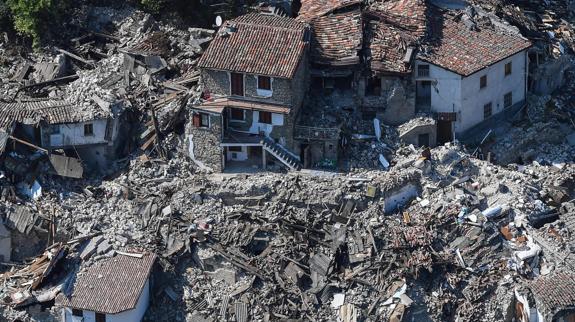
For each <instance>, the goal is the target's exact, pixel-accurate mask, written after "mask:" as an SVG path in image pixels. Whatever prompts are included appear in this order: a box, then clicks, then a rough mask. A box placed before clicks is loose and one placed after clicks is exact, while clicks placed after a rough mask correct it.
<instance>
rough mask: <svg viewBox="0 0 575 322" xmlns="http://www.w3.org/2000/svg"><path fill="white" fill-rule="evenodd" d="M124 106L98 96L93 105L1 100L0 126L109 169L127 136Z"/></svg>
mask: <svg viewBox="0 0 575 322" xmlns="http://www.w3.org/2000/svg"><path fill="white" fill-rule="evenodd" d="M123 121H124V107H123V104H122V103H121V102H118V103H115V104H110V103H107V102H104V101H102V100H100V99H98V98H94V101H93V102H91V104H87V105H86V106H79V104H76V103H73V102H70V101H67V100H62V99H47V100H22V101H16V102H9V103H5V102H0V128H2V129H5V131H6V132H8V133H9V134H11V135H12V134H14V135H15V136H18V137H20V138H21V139H23V140H25V141H27V142H30V143H33V144H35V145H38V146H40V147H42V148H44V149H46V150H48V151H52V150H56V149H61V150H64V151H65V152H69V153H70V154H71V155H72V156H79V157H80V158H81V159H82V161H83V162H84V163H85V164H86V165H88V167H89V168H92V169H95V170H98V169H104V168H106V167H107V166H108V165H109V164H110V162H112V161H114V160H115V159H116V158H117V155H119V154H120V152H119V151H120V150H121V148H122V146H123V142H124V141H123V138H124V137H125V136H124V135H123V134H124V133H122V130H123V129H124V130H125V127H122V125H124V124H123Z"/></svg>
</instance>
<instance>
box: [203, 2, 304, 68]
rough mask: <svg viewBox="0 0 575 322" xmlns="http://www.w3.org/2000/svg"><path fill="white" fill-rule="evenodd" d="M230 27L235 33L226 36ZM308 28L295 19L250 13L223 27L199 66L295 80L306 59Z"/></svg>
mask: <svg viewBox="0 0 575 322" xmlns="http://www.w3.org/2000/svg"><path fill="white" fill-rule="evenodd" d="M228 27H233V29H235V31H234V32H231V33H226V29H228ZM306 30H307V25H306V24H304V23H300V22H297V21H295V20H294V19H291V18H285V17H279V16H275V15H266V14H257V13H250V14H247V15H244V16H240V17H238V18H236V19H234V20H231V21H228V22H226V23H225V24H223V25H222V27H221V28H220V30H219V32H218V33H217V35H216V37H215V39H214V40H213V41H212V43H211V44H210V46H209V47H208V49H207V50H206V52H205V53H204V54H203V55H202V58H201V59H200V61H199V63H198V66H199V67H201V68H207V69H219V70H227V71H234V72H243V73H249V74H258V75H267V76H272V77H282V78H291V77H293V75H294V74H295V72H296V70H297V67H298V65H299V62H300V61H301V58H302V57H303V55H304V53H305V49H306V45H307V42H306V41H305V34H306Z"/></svg>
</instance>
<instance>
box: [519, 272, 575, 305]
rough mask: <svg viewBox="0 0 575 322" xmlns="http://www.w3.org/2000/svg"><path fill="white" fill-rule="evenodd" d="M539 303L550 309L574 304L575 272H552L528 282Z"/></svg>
mask: <svg viewBox="0 0 575 322" xmlns="http://www.w3.org/2000/svg"><path fill="white" fill-rule="evenodd" d="M529 286H530V289H531V292H532V293H533V295H534V296H535V298H536V299H537V301H538V302H539V303H542V304H543V305H545V306H547V308H551V309H561V308H566V307H573V306H575V274H573V273H563V272H559V273H554V274H551V275H547V276H541V277H539V278H537V279H535V280H534V281H532V282H530V283H529Z"/></svg>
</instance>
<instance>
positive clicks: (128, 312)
mask: <svg viewBox="0 0 575 322" xmlns="http://www.w3.org/2000/svg"><path fill="white" fill-rule="evenodd" d="M155 259H156V256H155V255H154V254H145V255H143V256H142V257H141V258H138V257H134V256H127V255H121V254H120V255H117V256H115V257H112V258H109V259H106V260H101V261H98V262H96V263H94V264H93V265H91V266H89V267H87V268H86V269H85V270H80V272H79V273H78V274H77V276H76V282H75V284H74V288H73V290H72V293H71V295H70V297H67V296H66V295H64V294H60V295H59V296H58V297H57V299H56V304H58V305H59V306H61V307H62V322H139V321H141V320H142V318H143V317H144V314H145V313H146V310H147V309H148V304H149V300H150V273H151V270H152V266H153V264H154V261H155Z"/></svg>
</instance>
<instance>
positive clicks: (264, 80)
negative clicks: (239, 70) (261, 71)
mask: <svg viewBox="0 0 575 322" xmlns="http://www.w3.org/2000/svg"><path fill="white" fill-rule="evenodd" d="M258 89H263V90H266V91H271V90H272V80H271V78H269V77H267V76H258Z"/></svg>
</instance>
